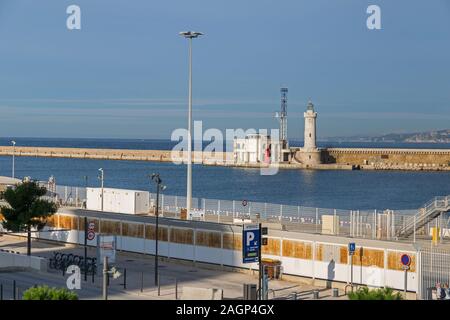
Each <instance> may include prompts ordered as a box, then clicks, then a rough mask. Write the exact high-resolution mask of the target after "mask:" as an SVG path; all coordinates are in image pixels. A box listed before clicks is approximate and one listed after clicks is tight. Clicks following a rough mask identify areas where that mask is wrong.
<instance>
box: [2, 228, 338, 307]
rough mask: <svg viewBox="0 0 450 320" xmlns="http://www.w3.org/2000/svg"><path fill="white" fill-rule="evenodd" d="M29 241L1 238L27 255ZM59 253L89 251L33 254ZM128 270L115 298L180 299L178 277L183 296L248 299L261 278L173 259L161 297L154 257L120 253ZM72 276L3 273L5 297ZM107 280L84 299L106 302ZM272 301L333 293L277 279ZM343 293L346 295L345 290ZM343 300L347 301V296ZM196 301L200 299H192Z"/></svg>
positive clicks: (88, 287)
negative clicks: (248, 286)
mask: <svg viewBox="0 0 450 320" xmlns="http://www.w3.org/2000/svg"><path fill="white" fill-rule="evenodd" d="M25 245H26V243H25V241H24V238H20V237H13V236H3V237H0V248H2V249H9V250H14V251H19V252H26V247H25ZM54 251H59V252H65V253H73V254H78V255H83V248H82V247H81V246H77V247H73V246H70V247H65V246H64V245H62V244H56V243H49V242H47V241H42V240H39V241H33V245H32V253H33V255H38V256H42V257H47V258H49V257H51V256H52V255H53V252H54ZM88 252H89V253H88V254H89V256H95V250H94V249H93V248H89V251H88ZM115 266H117V267H118V268H119V269H120V270H121V271H122V272H123V268H126V269H127V289H126V290H125V289H124V288H123V276H122V277H120V278H119V279H115V280H113V279H111V283H110V288H109V298H110V299H165V300H172V299H175V278H176V279H177V281H178V286H179V296H181V292H182V288H183V286H190V287H199V288H220V289H223V293H224V298H226V299H239V298H242V290H243V288H242V285H243V284H244V283H255V284H256V283H257V281H258V279H257V274H255V275H251V274H245V273H240V272H229V271H220V270H211V269H208V268H207V267H206V266H204V265H201V266H200V265H197V266H194V265H192V263H188V262H185V263H182V262H180V261H176V260H171V261H163V262H161V265H160V274H161V278H160V281H161V291H160V293H161V295H160V296H158V290H157V287H156V286H155V285H154V283H153V281H154V280H153V272H154V269H153V266H154V260H153V257H152V256H148V255H142V254H133V253H125V252H119V253H118V259H117V263H115ZM142 273H144V282H143V283H144V286H143V292H141V283H142ZM67 277H68V276H67V275H66V276H65V277H63V275H62V272H61V271H54V270H53V271H52V270H50V271H49V272H46V273H38V272H31V271H26V272H25V271H21V272H1V271H0V283H2V284H3V287H4V297H5V299H10V298H11V297H12V296H11V292H12V281H13V280H16V282H17V287H18V288H19V290H20V292H23V291H24V290H25V289H26V288H28V287H31V286H33V285H35V284H48V285H50V286H56V287H65V286H66V279H67ZM101 285H102V281H101V278H100V277H96V278H95V282H94V283H92V279H91V277H90V276H89V277H88V281H87V282H84V281H82V283H81V287H82V289H81V290H79V291H77V293H78V294H79V297H80V298H81V299H101V298H102V291H101V290H102V289H101ZM269 287H270V289H273V290H274V292H273V291H271V292H270V296H269V297H270V298H273V297H275V298H286V297H288V296H289V295H290V294H292V293H293V292H297V293H298V299H311V298H312V292H311V290H313V289H319V290H321V292H320V297H321V298H323V299H329V298H331V296H332V294H331V290H330V289H325V288H320V287H313V286H310V285H307V284H302V283H299V282H298V283H295V282H290V281H283V280H273V281H270V283H269ZM341 295H342V292H341ZM340 298H341V299H343V298H344V299H345V297H343V296H341V297H340ZM192 299H195V297H192Z"/></svg>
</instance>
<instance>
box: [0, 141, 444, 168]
mask: <svg viewBox="0 0 450 320" xmlns="http://www.w3.org/2000/svg"><path fill="white" fill-rule="evenodd" d="M13 153H14V155H15V156H17V157H47V158H74V159H102V160H131V161H157V162H178V163H180V162H182V161H186V160H187V153H183V152H177V151H171V150H129V149H94V148H52V147H17V146H16V147H15V149H13V147H11V146H0V156H12V155H13ZM320 153H321V160H322V163H321V164H317V165H305V164H301V163H280V164H278V165H270V166H272V167H274V166H275V167H276V166H278V168H280V169H319V170H354V169H363V170H411V171H416V170H427V171H450V149H374V148H329V149H321V150H320ZM192 160H193V162H194V163H198V164H205V165H214V166H231V167H242V168H262V167H270V166H268V165H267V164H257V163H256V164H239V163H235V162H234V157H233V153H232V152H193V153H192Z"/></svg>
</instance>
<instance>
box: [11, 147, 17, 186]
mask: <svg viewBox="0 0 450 320" xmlns="http://www.w3.org/2000/svg"><path fill="white" fill-rule="evenodd" d="M11 143H12V146H13V154H12V177H13V179H14V178H15V167H14V166H15V156H16V142H15V141H14V140H12V141H11Z"/></svg>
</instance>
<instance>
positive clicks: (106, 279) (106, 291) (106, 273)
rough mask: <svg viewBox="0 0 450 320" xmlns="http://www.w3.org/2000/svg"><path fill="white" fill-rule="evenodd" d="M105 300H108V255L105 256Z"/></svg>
mask: <svg viewBox="0 0 450 320" xmlns="http://www.w3.org/2000/svg"><path fill="white" fill-rule="evenodd" d="M103 300H108V257H103Z"/></svg>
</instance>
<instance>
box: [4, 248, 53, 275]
mask: <svg viewBox="0 0 450 320" xmlns="http://www.w3.org/2000/svg"><path fill="white" fill-rule="evenodd" d="M10 268H29V269H34V270H37V271H45V270H46V269H47V260H46V259H45V258H41V257H34V256H27V255H23V254H16V253H9V252H3V251H0V269H10Z"/></svg>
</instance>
